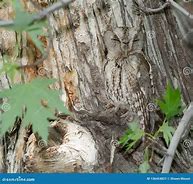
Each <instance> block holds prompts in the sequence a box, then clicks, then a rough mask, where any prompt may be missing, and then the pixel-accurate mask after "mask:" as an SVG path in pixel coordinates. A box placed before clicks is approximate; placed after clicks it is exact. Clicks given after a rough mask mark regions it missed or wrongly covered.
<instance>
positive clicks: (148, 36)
mask: <svg viewBox="0 0 193 184" xmlns="http://www.w3.org/2000/svg"><path fill="white" fill-rule="evenodd" d="M24 2H25V5H26V8H28V9H31V10H32V8H31V4H30V3H29V2H28V1H24ZM138 2H140V3H142V4H143V2H142V0H138ZM39 4H40V5H41V6H42V8H44V7H46V6H49V2H47V1H40V2H39ZM144 4H145V5H146V6H148V7H156V6H157V5H158V4H161V2H160V0H154V1H153V0H147V1H145V3H144ZM11 14H12V10H11V8H10V7H3V8H2V9H0V17H3V18H10V16H11ZM49 20H50V25H51V28H52V29H51V32H52V34H53V44H52V49H51V51H50V54H49V57H48V58H47V59H46V60H45V61H44V62H43V64H41V65H38V66H37V67H33V68H27V69H25V70H24V71H23V72H24V73H25V75H24V76H25V77H24V78H21V76H18V77H17V78H16V79H15V81H25V82H27V81H29V80H31V79H32V78H34V77H35V76H37V75H39V76H45V77H49V78H57V79H58V81H59V82H58V84H57V85H55V86H53V87H54V88H56V89H60V90H61V91H62V92H63V93H64V95H63V99H64V102H65V104H67V106H68V107H69V109H70V110H71V111H72V112H73V117H61V116H59V120H57V121H54V122H52V123H51V125H50V126H51V127H50V137H49V138H50V141H49V143H48V145H44V146H40V145H39V144H40V143H41V142H40V141H39V142H38V140H37V138H36V137H35V136H34V134H31V132H28V131H26V129H23V128H21V127H20V121H21V119H19V118H18V119H17V125H18V127H17V128H16V130H14V131H12V133H8V134H7V135H5V137H4V138H2V140H1V147H0V157H1V158H2V159H1V160H4V162H2V161H1V165H0V170H1V171H2V172H124V173H127V172H137V170H138V167H139V164H140V163H142V161H143V152H144V146H145V145H144V144H141V145H139V146H138V147H137V148H136V149H135V150H133V151H132V152H130V153H125V152H124V150H122V149H121V148H117V149H116V150H115V152H113V149H114V142H116V141H117V140H118V138H119V137H120V136H121V135H123V133H124V131H125V130H126V128H127V123H128V122H130V121H132V120H133V119H136V118H137V119H138V120H139V121H140V123H141V126H142V128H144V129H145V130H146V131H148V132H151V131H153V130H155V129H156V128H157V127H158V126H159V123H161V120H162V119H161V118H162V117H161V116H159V110H157V109H156V108H155V105H154V103H155V99H157V98H159V97H161V96H162V95H163V93H164V90H165V87H166V83H167V81H171V82H172V84H173V85H174V86H178V87H179V88H180V90H181V92H182V94H183V100H184V103H185V104H189V102H190V101H192V100H193V86H192V85H191V82H192V79H193V78H192V75H191V73H190V75H186V73H184V69H187V67H189V68H191V67H192V58H193V54H192V52H191V50H190V49H188V48H186V46H185V45H184V44H183V43H182V41H181V35H180V32H179V29H178V25H177V23H176V20H175V18H174V16H173V15H172V12H171V10H170V9H166V10H165V11H163V12H162V13H159V14H155V15H143V14H142V15H139V14H137V13H136V12H135V11H134V8H133V1H132V0H77V1H75V2H73V3H72V4H71V5H70V6H69V7H67V8H64V9H61V10H60V11H58V12H55V13H54V14H53V15H51V16H50V19H49ZM24 36H25V35H24ZM0 37H1V45H2V48H3V49H2V50H1V55H2V54H4V52H6V53H9V54H12V53H13V50H14V45H15V43H17V42H18V41H19V40H18V39H17V35H16V34H15V33H13V32H8V31H7V30H1V33H0ZM26 40H27V41H26V43H24V42H23V45H22V48H21V54H20V57H21V60H20V62H21V64H25V62H27V63H28V64H29V63H33V62H34V60H35V59H37V58H38V57H39V55H38V51H37V49H35V48H34V45H33V44H32V43H31V42H30V41H29V40H28V39H26ZM29 51H32V52H33V54H34V57H31V54H29ZM10 86H11V84H10V81H9V79H8V78H7V77H6V76H3V77H2V78H1V80H0V88H1V89H3V88H7V87H10ZM152 106H153V109H152ZM175 123H177V120H176V122H174V124H175ZM58 127H59V128H58ZM53 130H54V131H55V130H59V133H58V132H57V131H56V132H55V133H53ZM80 132H83V133H82V135H83V139H82V138H80V137H81V136H77V135H79V133H80ZM56 137H57V138H56ZM56 139H58V140H56ZM53 140H54V141H53ZM53 142H54V143H53ZM160 144H161V143H160ZM80 145H81V146H80ZM88 147H89V149H87V148H88ZM156 147H157V146H155V148H154V149H155V150H154V151H155V154H154V155H153V157H152V158H153V159H152V160H153V161H152V162H151V163H150V164H151V166H152V171H154V172H160V171H161V165H162V163H159V161H160V159H161V158H162V157H163V156H164V153H163V152H161V151H159V149H156ZM61 150H62V151H61ZM187 154H188V153H187V151H186V150H184V149H183V147H182V146H179V151H178V153H177V156H176V158H175V161H174V164H173V168H172V171H173V172H188V171H190V169H191V168H192V165H191V162H190V161H189V160H186V159H187V156H186V155H187Z"/></svg>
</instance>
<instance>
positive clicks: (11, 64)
mask: <svg viewBox="0 0 193 184" xmlns="http://www.w3.org/2000/svg"><path fill="white" fill-rule="evenodd" d="M15 62H16V57H10V56H8V55H4V56H3V66H2V68H1V69H0V76H1V75H2V74H3V73H6V74H7V76H8V77H9V78H10V80H11V81H13V79H14V76H15V74H16V73H17V72H18V64H16V63H15Z"/></svg>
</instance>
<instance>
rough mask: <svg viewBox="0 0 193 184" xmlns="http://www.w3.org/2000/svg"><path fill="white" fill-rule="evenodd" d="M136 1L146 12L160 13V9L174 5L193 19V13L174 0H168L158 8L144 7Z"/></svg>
mask: <svg viewBox="0 0 193 184" xmlns="http://www.w3.org/2000/svg"><path fill="white" fill-rule="evenodd" d="M134 3H135V4H136V5H137V6H138V7H139V9H140V10H141V11H142V12H144V13H159V12H160V11H162V10H164V9H165V8H166V7H168V6H172V7H173V8H175V9H176V10H178V11H180V12H181V13H182V14H184V15H185V16H187V17H189V18H190V19H193V15H192V14H190V13H189V12H188V11H187V10H186V9H184V8H183V7H182V6H180V5H179V4H178V3H176V2H175V1H173V0H167V2H165V3H164V4H163V5H161V6H160V7H158V8H148V7H144V6H142V5H139V4H138V3H137V2H136V1H134Z"/></svg>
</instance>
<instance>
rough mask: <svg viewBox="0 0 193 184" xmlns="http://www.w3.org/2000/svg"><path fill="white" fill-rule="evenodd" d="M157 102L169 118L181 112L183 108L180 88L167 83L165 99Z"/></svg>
mask: <svg viewBox="0 0 193 184" xmlns="http://www.w3.org/2000/svg"><path fill="white" fill-rule="evenodd" d="M157 104H158V105H159V107H160V109H161V111H162V112H163V113H164V114H165V115H166V119H167V120H170V119H171V118H173V117H174V116H176V115H178V114H180V113H181V112H182V110H183V109H182V100H181V94H180V91H179V89H173V88H172V86H171V85H170V84H168V85H167V89H166V93H165V95H164V97H163V100H158V101H157Z"/></svg>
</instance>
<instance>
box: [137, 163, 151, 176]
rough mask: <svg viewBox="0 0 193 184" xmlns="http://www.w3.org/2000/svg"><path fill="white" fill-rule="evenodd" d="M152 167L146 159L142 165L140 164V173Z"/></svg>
mask: <svg viewBox="0 0 193 184" xmlns="http://www.w3.org/2000/svg"><path fill="white" fill-rule="evenodd" d="M149 169H150V165H149V162H148V161H144V162H143V163H142V164H141V165H140V166H139V172H140V173H147V172H148V171H149Z"/></svg>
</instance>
